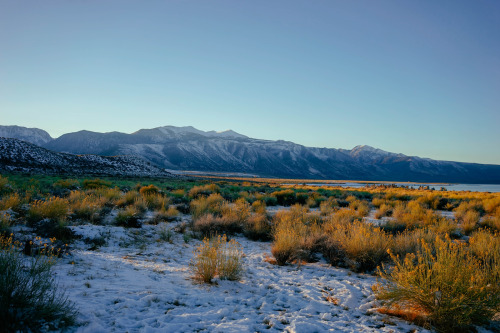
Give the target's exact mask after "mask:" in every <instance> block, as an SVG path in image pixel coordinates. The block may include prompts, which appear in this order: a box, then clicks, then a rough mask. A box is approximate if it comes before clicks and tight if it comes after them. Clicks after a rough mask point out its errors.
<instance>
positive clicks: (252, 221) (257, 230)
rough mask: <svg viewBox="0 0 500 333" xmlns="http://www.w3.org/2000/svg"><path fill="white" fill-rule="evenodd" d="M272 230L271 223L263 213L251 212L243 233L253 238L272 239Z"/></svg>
mask: <svg viewBox="0 0 500 333" xmlns="http://www.w3.org/2000/svg"><path fill="white" fill-rule="evenodd" d="M271 231H272V228H271V223H270V222H269V221H268V218H267V215H266V214H263V213H254V214H251V215H250V216H249V217H248V219H247V220H246V221H245V223H244V225H243V233H244V234H245V236H247V237H248V238H250V239H252V240H262V241H268V240H271V239H272V235H271Z"/></svg>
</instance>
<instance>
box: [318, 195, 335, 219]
mask: <svg viewBox="0 0 500 333" xmlns="http://www.w3.org/2000/svg"><path fill="white" fill-rule="evenodd" d="M338 207H339V203H338V201H337V199H335V198H334V197H329V198H328V199H326V200H325V201H323V202H321V203H320V204H319V210H320V212H321V215H323V216H328V215H331V214H333V213H335V212H336V211H337V210H338Z"/></svg>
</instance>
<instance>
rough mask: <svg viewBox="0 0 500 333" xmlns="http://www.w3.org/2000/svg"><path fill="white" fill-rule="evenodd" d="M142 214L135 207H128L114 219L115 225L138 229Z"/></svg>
mask: <svg viewBox="0 0 500 333" xmlns="http://www.w3.org/2000/svg"><path fill="white" fill-rule="evenodd" d="M141 216H142V214H141V212H140V211H139V210H138V209H137V208H136V207H135V206H128V207H126V208H125V209H123V210H120V211H119V212H118V214H117V215H116V217H115V224H116V225H117V226H121V227H125V228H140V227H141V223H140V221H139V220H140V218H141Z"/></svg>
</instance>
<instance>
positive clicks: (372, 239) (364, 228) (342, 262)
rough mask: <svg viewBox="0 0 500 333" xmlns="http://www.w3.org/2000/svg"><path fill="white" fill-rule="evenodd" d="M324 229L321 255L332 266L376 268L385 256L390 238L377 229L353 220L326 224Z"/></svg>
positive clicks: (357, 269) (389, 244)
mask: <svg viewBox="0 0 500 333" xmlns="http://www.w3.org/2000/svg"><path fill="white" fill-rule="evenodd" d="M324 229H325V232H326V240H325V241H324V244H323V255H324V256H325V257H326V258H327V259H328V260H329V262H330V263H331V264H332V265H339V266H345V267H349V268H350V269H352V270H353V271H356V272H366V271H372V270H373V269H375V268H376V267H377V266H378V265H379V264H380V263H381V262H382V261H384V260H385V259H387V257H388V255H387V250H388V249H389V248H390V247H391V243H392V238H391V237H390V236H389V235H387V234H386V233H385V232H384V231H382V230H380V229H379V228H376V227H373V226H371V225H368V224H366V223H363V222H359V221H355V222H353V223H329V224H327V225H325V226H324Z"/></svg>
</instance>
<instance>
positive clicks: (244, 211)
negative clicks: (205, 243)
mask: <svg viewBox="0 0 500 333" xmlns="http://www.w3.org/2000/svg"><path fill="white" fill-rule="evenodd" d="M191 213H192V215H193V230H194V231H197V232H201V234H202V235H204V236H212V235H215V234H219V233H223V232H229V233H234V232H240V231H242V228H243V225H244V224H245V223H246V221H247V220H248V218H249V217H250V205H249V204H248V203H247V202H246V201H245V199H243V198H240V199H238V200H237V201H236V202H235V203H230V202H227V201H225V200H224V199H223V198H222V196H221V195H220V194H211V195H210V196H208V197H200V198H199V199H195V200H193V201H191Z"/></svg>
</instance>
